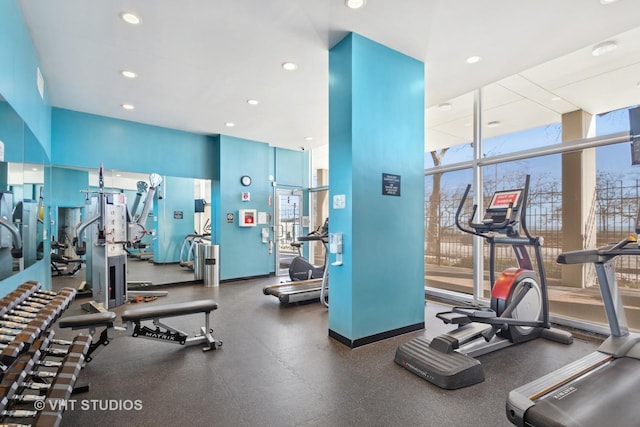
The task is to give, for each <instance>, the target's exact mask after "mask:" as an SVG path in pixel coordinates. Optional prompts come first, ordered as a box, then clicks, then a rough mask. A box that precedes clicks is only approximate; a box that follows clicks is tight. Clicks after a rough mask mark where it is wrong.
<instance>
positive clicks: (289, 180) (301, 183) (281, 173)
mask: <svg viewBox="0 0 640 427" xmlns="http://www.w3.org/2000/svg"><path fill="white" fill-rule="evenodd" d="M273 165H274V171H275V174H273V176H274V177H275V181H276V183H277V184H278V186H290V187H301V188H309V174H310V171H309V152H308V151H294V150H287V149H283V148H277V147H275V148H273Z"/></svg>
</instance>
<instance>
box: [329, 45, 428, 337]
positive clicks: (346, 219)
mask: <svg viewBox="0 0 640 427" xmlns="http://www.w3.org/2000/svg"><path fill="white" fill-rule="evenodd" d="M329 170H330V171H331V175H330V179H329V181H330V186H329V205H330V221H329V223H330V225H329V228H330V232H332V233H337V232H341V233H343V251H344V252H343V257H342V258H343V265H341V266H336V265H331V266H330V269H329V281H330V292H329V293H330V301H329V304H330V307H329V335H330V336H331V337H333V338H335V339H337V340H338V341H340V342H342V343H344V344H346V345H348V346H350V347H352V348H353V347H357V346H360V345H364V344H367V343H370V342H374V341H377V340H380V339H385V338H388V337H392V336H395V335H399V334H402V333H406V332H409V331H414V330H417V329H422V328H424V64H423V63H422V62H420V61H418V60H416V59H413V58H410V57H408V56H406V55H403V54H401V53H399V52H397V51H394V50H392V49H389V48H387V47H385V46H382V45H380V44H378V43H376V42H373V41H371V40H368V39H366V38H364V37H362V36H360V35H358V34H350V35H348V36H347V37H346V38H345V39H344V40H342V41H341V42H340V43H338V44H337V45H336V46H335V47H334V48H332V49H331V51H330V53H329ZM341 196H344V201H345V203H344V207H341V206H340V199H341ZM335 259H336V257H335V255H333V254H332V255H331V256H330V262H334V261H335Z"/></svg>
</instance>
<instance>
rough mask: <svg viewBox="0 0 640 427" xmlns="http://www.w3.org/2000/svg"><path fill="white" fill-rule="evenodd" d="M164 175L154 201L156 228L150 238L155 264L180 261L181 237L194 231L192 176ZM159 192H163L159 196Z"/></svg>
mask: <svg viewBox="0 0 640 427" xmlns="http://www.w3.org/2000/svg"><path fill="white" fill-rule="evenodd" d="M163 179H164V180H163V182H162V184H161V185H160V188H159V192H158V193H157V197H155V198H154V202H153V212H154V227H153V228H154V229H155V230H156V236H155V237H154V239H153V262H154V263H156V264H168V263H176V262H178V261H180V248H181V247H182V243H183V242H184V238H185V236H186V235H187V234H192V233H193V232H194V222H193V218H194V217H193V210H194V202H193V200H194V197H193V192H194V184H193V179H190V178H175V177H163ZM161 194H163V195H164V196H162V198H161V199H160V195H161ZM140 209H142V208H140ZM180 213H181V214H182V217H180Z"/></svg>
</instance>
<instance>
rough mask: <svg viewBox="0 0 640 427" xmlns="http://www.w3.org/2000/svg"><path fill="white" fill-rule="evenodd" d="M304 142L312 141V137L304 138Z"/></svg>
mask: <svg viewBox="0 0 640 427" xmlns="http://www.w3.org/2000/svg"><path fill="white" fill-rule="evenodd" d="M304 140H305V141H313V137H312V136H305V137H304Z"/></svg>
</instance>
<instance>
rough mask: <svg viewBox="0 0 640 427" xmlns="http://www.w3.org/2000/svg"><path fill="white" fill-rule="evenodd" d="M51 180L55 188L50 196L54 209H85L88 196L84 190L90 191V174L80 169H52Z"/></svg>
mask: <svg viewBox="0 0 640 427" xmlns="http://www.w3.org/2000/svg"><path fill="white" fill-rule="evenodd" d="M51 180H52V181H53V182H55V184H56V185H54V186H53V189H52V192H51V194H50V196H49V199H50V203H49V204H51V205H52V206H53V207H54V209H56V210H57V208H59V207H62V208H74V207H82V208H83V207H84V206H85V203H84V201H85V198H86V194H85V193H83V192H82V191H83V190H88V189H89V172H87V171H83V170H78V169H67V168H59V167H52V168H51Z"/></svg>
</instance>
